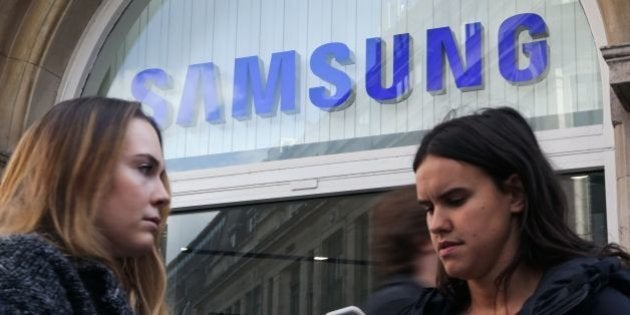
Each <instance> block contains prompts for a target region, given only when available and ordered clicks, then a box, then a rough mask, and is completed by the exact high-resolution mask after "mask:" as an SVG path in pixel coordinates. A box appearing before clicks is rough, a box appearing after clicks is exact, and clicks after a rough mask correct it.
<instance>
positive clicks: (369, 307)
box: [363, 275, 424, 315]
mask: <svg viewBox="0 0 630 315" xmlns="http://www.w3.org/2000/svg"><path fill="white" fill-rule="evenodd" d="M423 290H424V288H423V287H422V286H421V285H420V284H418V282H417V281H415V280H413V279H412V277H411V275H397V276H392V277H390V278H388V279H387V280H385V281H384V282H383V284H382V285H381V286H379V288H378V289H377V290H376V291H375V292H374V293H372V294H371V295H370V296H369V297H368V299H367V302H366V303H365V306H364V307H363V310H364V311H365V314H367V315H389V314H391V315H395V314H399V312H400V311H401V310H403V309H404V308H405V307H409V306H411V305H413V304H414V303H415V302H416V301H417V300H418V297H419V296H420V294H421V293H422V291H423Z"/></svg>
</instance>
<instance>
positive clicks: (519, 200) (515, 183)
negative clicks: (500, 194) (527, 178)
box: [503, 174, 525, 213]
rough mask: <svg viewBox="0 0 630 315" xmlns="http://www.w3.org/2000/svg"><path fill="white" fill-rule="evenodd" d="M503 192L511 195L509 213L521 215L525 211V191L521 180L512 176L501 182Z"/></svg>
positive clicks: (516, 176) (514, 175)
mask: <svg viewBox="0 0 630 315" xmlns="http://www.w3.org/2000/svg"><path fill="white" fill-rule="evenodd" d="M503 187H504V189H505V192H506V193H508V194H510V195H511V201H510V212H512V213H521V212H523V210H524V209H525V190H524V189H523V181H521V178H520V177H519V176H518V175H516V174H512V175H510V177H508V178H507V179H506V180H505V181H504V182H503Z"/></svg>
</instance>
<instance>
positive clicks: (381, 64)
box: [131, 13, 549, 129]
mask: <svg viewBox="0 0 630 315" xmlns="http://www.w3.org/2000/svg"><path fill="white" fill-rule="evenodd" d="M464 32H465V34H456V33H454V32H453V30H452V29H451V28H450V27H438V28H433V29H428V30H427V41H426V67H425V69H426V77H425V78H424V79H425V80H426V81H425V84H426V91H427V92H429V93H432V94H436V93H444V92H446V91H445V86H446V80H447V79H446V77H447V75H446V74H447V71H449V70H447V68H448V69H450V73H452V75H453V79H454V81H455V86H457V88H458V89H459V90H461V91H469V90H477V89H483V82H484V75H487V74H485V73H483V68H484V67H483V63H484V60H483V58H484V56H487V55H488V53H489V52H484V51H483V49H484V45H483V41H484V37H485V36H484V32H485V31H484V27H483V25H482V24H481V22H473V23H468V24H466V25H465V31H464ZM521 32H528V34H529V35H530V36H531V38H532V39H533V40H532V41H529V42H525V43H522V42H519V34H521ZM497 33H498V42H499V43H498V49H497V52H498V57H499V72H500V75H501V76H502V77H503V78H504V79H505V80H506V81H508V82H510V83H512V84H533V83H535V82H537V81H539V80H542V79H543V78H544V77H545V75H546V73H547V70H548V69H549V52H548V50H549V46H548V44H547V40H546V38H547V37H549V30H548V29H547V24H546V23H545V21H544V20H543V18H542V17H541V16H539V15H537V14H534V13H523V14H517V15H514V16H511V17H509V18H507V19H506V20H505V21H503V23H501V25H500V27H499V29H498V32H497ZM462 35H463V36H462ZM457 37H460V38H463V43H458V41H457V40H456V38H457ZM388 40H390V38H388V39H382V38H380V37H373V38H368V39H366V41H365V56H366V57H365V58H366V60H365V93H367V95H368V96H369V97H370V98H372V99H373V100H375V101H377V102H379V103H398V102H400V101H402V100H404V99H405V98H406V97H408V96H409V95H410V94H411V92H412V87H413V86H414V83H413V82H412V77H413V76H412V73H411V69H413V67H412V64H411V61H412V60H411V53H412V52H413V51H414V49H412V43H413V38H412V37H411V35H410V34H408V33H403V34H395V35H394V36H393V49H392V50H391V51H392V56H387V55H386V53H385V52H386V51H388V50H387V49H385V47H384V46H385V42H386V41H388ZM486 46H487V45H486ZM519 50H522V53H520V52H519ZM523 55H524V56H525V57H526V58H527V59H528V60H527V61H528V62H519V57H521V58H522V56H523ZM265 62H268V64H269V68H268V70H267V71H265ZM355 62H356V61H355V59H354V52H353V51H352V50H351V49H350V48H349V47H348V46H347V45H346V44H344V43H339V42H332V43H325V44H322V45H320V46H319V47H317V48H315V50H314V51H313V52H312V53H311V55H310V60H309V63H308V64H309V65H310V75H313V76H315V77H317V78H319V79H320V80H322V81H324V82H326V83H327V84H328V85H327V86H322V85H320V84H318V85H316V86H310V87H306V88H307V92H308V100H310V102H311V103H312V104H313V105H314V106H315V107H317V108H319V109H321V110H324V111H328V112H330V111H339V110H343V109H345V108H347V107H348V106H351V105H352V103H354V100H355V97H356V93H357V92H356V86H355V81H354V80H355V79H356V77H353V75H354V71H352V70H351V71H350V72H351V73H353V75H350V74H349V73H347V72H346V71H345V69H344V68H343V67H339V66H349V65H354V64H355ZM300 64H303V63H302V61H301V60H300V55H299V54H298V53H297V52H296V51H294V50H288V51H281V52H276V53H273V54H271V58H270V60H266V61H263V60H261V59H260V57H259V56H247V57H241V58H236V60H234V68H233V69H234V81H233V85H232V88H233V94H232V95H233V96H232V108H231V116H232V117H233V118H235V119H237V120H247V119H251V118H252V106H253V107H254V111H255V113H256V115H257V116H259V117H263V118H264V117H273V116H275V115H276V114H277V111H278V110H277V109H278V107H279V108H280V111H281V112H282V113H284V114H295V113H298V112H300V110H301V106H300V104H298V103H297V96H298V95H299V91H298V87H299V86H302V85H301V84H298V78H300V75H299V73H298V70H299V69H300V68H299V67H298V65H300ZM387 64H391V69H392V70H391V71H392V75H391V78H392V82H391V83H386V82H385V81H386V80H385V78H386V77H389V76H388V75H386V74H388V72H387V70H385V68H387V67H386V66H385V65H387ZM519 65H527V66H526V67H524V68H522V69H521V68H519V67H520V66H519ZM351 69H355V68H354V67H351ZM219 74H220V70H219V67H218V66H216V65H215V64H214V63H212V62H206V63H199V64H193V65H190V66H188V70H187V72H186V77H185V81H184V83H183V90H182V96H181V100H180V103H179V109H178V113H177V117H176V118H177V119H176V123H177V124H178V125H179V126H182V127H190V126H194V125H195V124H196V123H197V121H198V120H199V119H198V118H197V117H198V116H197V112H198V111H199V107H200V105H201V104H202V103H203V109H204V116H203V117H204V120H205V121H206V122H208V123H211V124H221V123H224V122H225V114H224V113H225V108H224V107H225V105H224V101H223V98H222V95H221V90H222V86H223V85H222V84H225V82H221V80H220V75H219ZM495 75H498V74H495ZM152 88H153V89H155V88H157V89H160V90H167V89H171V88H172V84H171V78H170V76H169V75H168V74H167V73H166V72H165V71H164V70H162V69H158V68H151V69H146V70H142V71H140V72H138V73H137V74H136V76H135V77H134V78H133V81H132V83H131V92H132V95H133V97H134V98H136V99H137V100H138V101H140V102H142V103H144V104H145V105H147V106H148V107H149V108H150V109H151V110H152V112H153V117H154V118H155V119H156V121H157V122H158V124H159V125H160V127H161V128H163V129H164V128H168V127H170V125H171V123H172V119H171V111H172V109H171V105H170V104H169V103H168V102H167V101H166V100H165V99H163V98H162V97H160V96H159V95H158V94H156V93H155V92H153V91H152V90H151V89H152ZM460 93H461V92H460ZM375 106H378V105H375Z"/></svg>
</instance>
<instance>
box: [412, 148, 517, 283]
mask: <svg viewBox="0 0 630 315" xmlns="http://www.w3.org/2000/svg"><path fill="white" fill-rule="evenodd" d="M514 178H516V176H513V177H511V178H510V179H509V180H510V181H514ZM506 184H507V185H510V184H511V183H506ZM416 189H417V194H418V201H419V202H420V205H421V206H422V207H423V208H424V209H426V210H427V224H428V227H429V232H430V234H431V242H432V244H433V248H434V249H435V251H436V252H437V253H438V257H439V259H440V261H441V262H442V264H443V266H444V269H445V271H446V273H447V274H448V275H449V276H451V277H455V278H459V279H464V280H472V279H479V280H482V279H486V280H491V281H494V279H495V278H496V277H497V276H498V275H499V273H500V272H501V271H503V269H504V268H505V267H506V266H507V265H508V264H509V263H510V261H511V259H512V258H513V257H514V255H515V253H516V249H517V247H518V242H519V240H518V221H517V220H518V219H517V217H516V215H515V214H516V213H518V212H520V211H522V209H523V203H522V197H521V196H522V194H521V193H518V192H510V191H516V190H514V189H508V190H506V191H505V192H504V191H502V190H500V189H499V188H498V187H497V186H496V185H495V183H494V181H493V180H492V179H491V178H490V177H489V176H488V175H486V173H485V172H483V171H482V170H481V169H480V168H478V167H475V166H473V165H470V164H467V163H465V162H461V161H457V160H452V159H447V158H441V157H437V156H432V155H429V156H427V157H426V158H425V160H424V161H423V162H422V164H420V167H419V168H418V169H417V171H416Z"/></svg>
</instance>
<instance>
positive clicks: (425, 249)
mask: <svg viewBox="0 0 630 315" xmlns="http://www.w3.org/2000/svg"><path fill="white" fill-rule="evenodd" d="M370 218H371V220H370V221H371V227H370V235H371V252H372V256H373V259H374V260H375V261H376V273H377V276H378V281H379V283H380V285H379V287H378V289H377V290H376V291H375V292H374V293H373V294H372V295H370V296H369V298H368V300H367V303H366V304H365V306H364V310H365V312H366V313H367V314H368V315H370V314H375V315H387V314H397V313H398V312H399V311H400V310H402V309H404V308H405V307H407V306H409V305H412V304H413V303H414V302H415V301H416V300H417V298H418V296H419V294H420V293H421V292H422V290H424V288H425V287H432V286H435V273H436V262H437V257H436V255H435V252H434V251H433V248H432V247H431V239H430V238H429V231H428V230H427V223H426V216H425V214H424V213H423V212H422V211H421V210H420V207H419V206H418V202H417V200H416V190H415V187H414V186H411V187H404V188H400V189H396V190H393V191H390V192H388V193H385V194H384V195H383V196H382V197H381V198H380V199H379V200H378V203H377V204H376V205H375V206H374V207H373V208H372V209H371V213H370Z"/></svg>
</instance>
